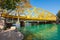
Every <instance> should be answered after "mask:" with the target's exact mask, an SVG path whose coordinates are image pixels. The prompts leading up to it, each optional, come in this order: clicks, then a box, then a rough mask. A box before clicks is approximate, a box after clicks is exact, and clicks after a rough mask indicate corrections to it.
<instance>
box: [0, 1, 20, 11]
mask: <svg viewBox="0 0 60 40" xmlns="http://www.w3.org/2000/svg"><path fill="white" fill-rule="evenodd" d="M18 2H21V0H0V7H1V8H3V9H7V10H9V9H15V8H16V3H18Z"/></svg>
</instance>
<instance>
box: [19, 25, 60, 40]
mask: <svg viewBox="0 0 60 40" xmlns="http://www.w3.org/2000/svg"><path fill="white" fill-rule="evenodd" d="M19 31H21V32H22V33H23V34H24V36H25V37H24V40H60V24H39V25H33V26H29V27H27V26H26V27H23V28H20V29H19Z"/></svg>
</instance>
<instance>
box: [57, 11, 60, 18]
mask: <svg viewBox="0 0 60 40" xmlns="http://www.w3.org/2000/svg"><path fill="white" fill-rule="evenodd" d="M57 17H58V18H60V10H59V11H58V13H57Z"/></svg>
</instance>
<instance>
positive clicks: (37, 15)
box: [2, 7, 56, 21]
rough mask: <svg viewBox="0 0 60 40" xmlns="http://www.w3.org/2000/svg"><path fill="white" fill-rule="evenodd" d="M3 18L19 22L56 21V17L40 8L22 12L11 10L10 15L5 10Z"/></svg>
mask: <svg viewBox="0 0 60 40" xmlns="http://www.w3.org/2000/svg"><path fill="white" fill-rule="evenodd" d="M2 17H4V18H13V19H17V18H19V19H20V20H39V21H43V20H46V21H56V15H54V14H53V13H51V12H49V11H47V10H44V9H42V8H36V7H32V8H26V9H24V10H22V9H21V8H18V9H15V10H13V11H12V12H11V13H7V12H6V10H5V11H4V12H3V13H2Z"/></svg>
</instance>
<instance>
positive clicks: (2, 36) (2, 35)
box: [0, 30, 24, 40]
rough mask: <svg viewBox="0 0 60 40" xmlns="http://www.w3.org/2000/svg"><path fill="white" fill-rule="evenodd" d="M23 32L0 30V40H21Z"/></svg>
mask: <svg viewBox="0 0 60 40" xmlns="http://www.w3.org/2000/svg"><path fill="white" fill-rule="evenodd" d="M23 37H24V36H23V34H21V33H20V32H18V31H16V30H9V31H2V32H0V40H23Z"/></svg>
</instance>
